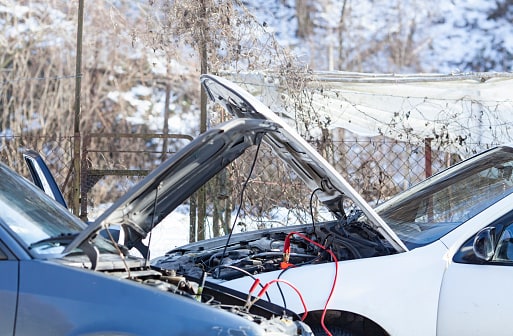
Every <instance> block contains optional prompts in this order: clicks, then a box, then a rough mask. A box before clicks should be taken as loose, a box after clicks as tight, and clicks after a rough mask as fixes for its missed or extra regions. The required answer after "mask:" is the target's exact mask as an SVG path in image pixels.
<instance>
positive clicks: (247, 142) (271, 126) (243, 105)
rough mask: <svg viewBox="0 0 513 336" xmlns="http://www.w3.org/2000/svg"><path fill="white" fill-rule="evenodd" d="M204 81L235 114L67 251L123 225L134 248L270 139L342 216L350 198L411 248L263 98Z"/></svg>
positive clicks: (393, 240)
mask: <svg viewBox="0 0 513 336" xmlns="http://www.w3.org/2000/svg"><path fill="white" fill-rule="evenodd" d="M201 82H202V84H203V86H204V87H205V89H206V90H207V92H208V94H209V96H210V98H211V99H212V100H213V101H214V102H217V103H219V104H221V105H222V106H223V107H224V108H225V109H226V110H227V111H228V112H229V113H230V114H231V115H233V116H234V117H236V118H235V119H233V120H230V121H228V122H226V123H224V124H221V125H218V126H216V127H213V128H211V129H210V130H208V131H207V132H205V133H203V134H201V135H199V136H198V137H197V138H196V139H195V140H193V141H192V142H191V143H189V144H188V145H187V146H185V147H184V148H183V149H182V150H180V151H179V152H177V153H176V154H175V155H173V156H172V157H170V158H169V159H168V160H167V161H165V162H164V163H162V164H161V165H160V166H159V167H157V168H156V169H155V170H153V171H152V172H151V173H150V174H148V175H147V176H146V177H145V178H144V179H143V180H141V181H140V182H139V183H138V184H136V185H135V186H134V187H132V188H131V189H130V190H129V191H128V192H127V193H126V194H125V195H124V196H123V197H121V198H120V199H119V200H118V201H117V202H115V203H114V204H113V205H112V206H111V207H110V208H109V209H107V211H105V212H104V213H103V214H102V215H101V216H99V217H98V218H97V219H96V220H95V221H94V222H93V223H91V225H89V226H88V227H87V229H86V230H84V231H83V232H82V233H81V234H80V235H79V236H78V237H77V238H76V239H75V240H74V241H73V242H72V243H71V244H69V245H68V246H67V248H66V250H65V251H64V253H68V252H71V251H72V250H73V249H75V248H77V247H79V246H83V244H84V243H86V242H87V240H88V239H90V238H92V237H94V236H95V235H96V234H98V233H99V231H101V230H102V229H107V228H108V227H109V226H110V225H121V226H122V227H123V228H124V231H125V245H127V247H129V248H131V247H134V246H137V245H138V244H140V243H141V240H142V239H143V238H144V237H146V235H147V234H148V233H149V232H150V231H151V230H152V229H153V228H154V227H155V226H156V225H158V224H159V223H160V222H161V221H162V220H163V219H164V218H165V217H166V216H167V215H168V214H169V213H171V212H172V211H173V210H174V209H175V208H176V207H178V206H179V205H180V204H181V203H182V202H183V201H185V200H186V199H187V198H188V197H190V196H191V195H192V194H193V193H194V192H196V191H197V190H198V189H199V188H200V187H201V186H202V185H203V184H205V183H206V182H207V181H208V180H210V179H211V178H212V177H213V176H214V175H216V174H217V173H218V172H219V171H221V170H222V169H223V168H225V167H226V166H228V165H229V164H230V163H231V162H232V161H234V160H235V159H236V158H238V157H239V156H240V155H241V154H242V153H243V152H244V151H245V150H246V149H247V148H249V147H251V146H253V145H256V144H258V142H259V141H261V140H263V141H265V142H266V143H268V144H269V145H270V146H271V147H272V148H273V149H274V151H275V152H276V154H277V155H278V156H279V157H280V158H281V159H283V160H284V161H285V162H286V163H287V164H288V165H289V166H290V168H291V169H293V170H294V172H295V173H296V174H297V175H298V176H300V177H301V178H302V179H303V180H304V182H305V183H306V184H307V186H308V187H309V188H310V189H311V190H312V191H314V190H318V191H317V192H316V196H317V197H318V198H319V200H321V201H322V202H323V203H324V204H325V205H326V206H327V207H328V208H329V209H330V210H331V211H332V212H333V213H334V214H335V215H336V216H338V217H340V216H342V214H341V213H340V210H341V209H340V202H341V200H342V198H343V197H349V198H350V199H352V200H353V202H354V203H355V204H356V205H358V206H359V207H360V209H361V210H362V211H363V212H364V213H365V215H367V217H368V218H369V220H370V225H371V226H373V228H374V229H376V230H377V231H378V232H380V233H381V234H382V235H383V237H384V238H385V239H387V241H388V242H389V243H390V244H391V245H392V246H393V247H394V248H395V249H396V250H397V251H398V252H403V251H407V250H408V249H407V247H406V246H405V245H404V243H403V242H402V241H401V240H400V239H399V238H398V237H397V235H396V234H395V233H394V231H392V230H391V229H390V227H389V226H388V225H387V224H386V223H385V222H384V221H383V220H382V219H381V218H380V217H379V216H378V215H377V214H376V212H375V211H374V210H373V209H372V208H371V207H370V206H369V205H368V203H367V202H366V201H365V200H364V199H363V198H362V197H361V196H360V195H359V194H358V193H357V192H356V191H355V190H354V189H353V188H352V187H351V186H350V185H349V184H348V183H347V181H346V180H345V179H344V178H343V177H342V176H341V175H340V174H339V173H338V172H337V171H336V170H335V169H334V168H333V167H332V166H331V165H330V164H329V163H328V162H327V161H326V160H325V159H324V158H323V157H322V156H321V155H320V154H319V153H318V152H317V151H316V150H315V149H314V148H312V147H311V146H310V145H309V144H308V143H307V142H306V141H305V140H304V139H303V138H302V137H301V136H300V135H299V134H297V132H296V131H295V130H293V129H292V128H291V127H289V126H288V125H287V124H286V123H285V122H284V121H283V120H282V119H280V118H279V117H278V116H277V115H276V114H275V113H273V112H272V111H271V110H269V108H267V107H266V106H265V105H264V104H263V103H261V102H260V101H259V100H258V99H256V98H255V97H253V96H252V95H250V94H249V93H247V92H246V91H245V90H243V89H242V88H240V87H239V86H237V85H236V84H234V83H231V82H229V81H227V80H225V79H223V78H220V77H217V76H213V75H203V76H202V77H201Z"/></svg>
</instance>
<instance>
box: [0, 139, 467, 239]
mask: <svg viewBox="0 0 513 336" xmlns="http://www.w3.org/2000/svg"><path fill="white" fill-rule="evenodd" d="M341 133H343V134H341ZM333 139H340V140H333ZM190 140H192V137H190V136H187V135H169V136H163V135H159V134H146V135H133V134H91V135H87V136H85V137H83V141H82V151H81V152H82V158H81V170H82V172H81V176H80V179H81V183H80V185H81V191H80V193H81V194H80V199H81V212H80V216H81V218H83V219H94V217H96V216H97V215H98V214H100V213H101V211H103V210H104V209H105V207H106V206H108V205H110V204H111V203H112V202H114V201H115V200H116V199H118V198H119V197H120V196H121V195H123V194H124V193H126V192H127V191H128V190H129V189H130V188H131V187H132V186H133V185H134V184H136V183H137V182H138V181H140V180H141V179H142V178H143V177H144V176H145V175H146V174H147V173H148V172H149V171H151V170H152V169H154V168H156V167H157V166H158V165H159V164H161V163H162V162H163V161H164V160H165V159H166V158H168V157H170V156H171V155H173V153H174V152H176V151H177V150H179V149H180V148H182V147H183V146H185V145H186V144H187V143H188V142H189V141H190ZM0 141H1V146H0V157H1V159H2V161H3V162H4V163H7V164H8V165H9V166H11V167H12V168H13V169H15V170H16V171H17V172H19V173H20V174H21V175H23V176H25V177H28V170H27V168H26V166H25V164H24V162H23V160H22V153H23V151H24V150H25V149H34V150H36V151H38V152H39V153H40V154H41V155H42V157H43V158H44V159H45V161H46V162H47V164H48V166H49V168H50V170H51V171H52V173H53V174H54V176H55V179H56V181H57V183H58V184H59V187H60V188H61V190H62V191H63V193H64V196H65V198H66V199H67V200H70V199H72V198H73V195H72V192H73V188H72V187H71V186H72V185H73V179H75V178H77V176H76V175H75V174H74V172H73V158H72V148H73V141H74V137H72V136H67V137H26V136H12V137H1V138H0ZM106 144H107V145H106ZM311 144H312V145H313V146H314V147H315V148H316V149H317V150H318V151H319V152H320V153H321V154H322V155H323V156H324V157H325V158H326V159H327V160H328V161H329V162H330V163H331V164H332V165H333V166H334V167H335V168H336V170H337V171H339V172H340V173H341V175H342V176H343V177H344V178H346V179H347V180H348V182H349V183H350V184H351V185H352V186H353V187H354V188H355V189H356V191H357V192H359V193H360V194H361V195H362V196H363V198H364V199H365V200H367V201H368V202H369V203H371V204H373V205H375V204H378V203H380V202H381V201H383V200H386V199H387V198H389V197H390V196H392V195H394V194H396V193H398V192H400V191H402V190H405V189H406V188H408V187H410V186H412V185H414V184H416V183H418V182H420V181H421V180H423V179H424V178H426V177H427V176H429V175H431V174H434V173H436V172H438V171H440V170H442V169H444V168H446V167H448V166H449V165H451V164H454V163H456V162H458V161H460V160H461V159H462V158H461V157H459V156H456V155H454V154H450V153H448V152H446V151H443V150H437V149H436V147H435V148H433V146H432V144H431V141H430V140H429V139H428V140H426V142H425V143H424V144H413V143H409V142H400V141H397V140H393V139H389V138H386V137H382V136H380V137H359V136H357V135H355V134H350V133H349V134H348V131H344V130H340V129H339V130H335V131H334V133H332V134H331V135H330V137H328V138H327V139H323V140H322V141H321V140H314V141H311ZM476 147H477V146H476ZM254 160H256V165H255V167H254V170H253V171H251V166H252V164H253V161H254ZM250 173H251V177H249V174H250ZM246 181H248V183H246ZM243 186H246V187H245V189H244V193H243V196H244V197H243V199H241V193H242V192H243ZM205 190H206V195H207V196H206V200H205V202H206V209H207V211H206V215H207V216H209V218H213V223H212V226H209V229H210V228H212V230H213V231H214V233H213V234H212V233H210V234H209V235H207V236H212V235H219V234H225V233H227V232H228V230H229V228H230V227H231V226H232V225H233V224H232V220H233V219H232V217H231V216H232V213H233V211H234V210H237V209H238V208H239V207H240V211H241V218H248V217H250V218H252V223H255V222H256V223H261V224H259V225H258V224H257V225H258V226H257V228H264V227H269V226H277V225H287V224H297V221H298V219H299V221H300V222H301V220H302V219H305V220H306V219H309V218H310V217H309V215H310V211H311V209H312V206H311V202H312V194H311V191H310V190H307V189H306V188H305V186H304V185H303V183H302V182H301V181H300V180H299V179H298V178H296V177H295V176H294V174H291V172H290V169H289V168H288V167H286V166H285V165H284V164H283V163H282V162H281V161H280V160H279V159H278V158H277V157H275V155H274V154H273V153H272V150H271V148H270V147H267V146H266V145H265V144H263V145H262V146H261V147H260V150H259V152H258V153H256V151H255V149H253V150H250V151H248V152H247V153H245V154H244V156H243V158H242V160H237V161H236V162H234V163H233V164H231V165H230V166H229V167H228V168H227V169H225V170H224V171H223V172H222V173H221V174H219V175H218V176H216V177H215V178H214V179H212V180H211V181H210V182H209V183H208V185H207V186H206V189H205ZM190 204H191V205H196V204H197V200H196V199H193V200H191V202H190ZM190 209H191V211H190V216H191V223H192V222H194V219H193V218H192V217H194V216H197V214H196V210H195V208H194V207H192V206H191V207H190ZM284 209H286V210H285V211H287V212H288V213H287V214H284V213H283V211H284ZM284 218H290V219H291V223H287V222H283V221H284ZM274 221H276V224H275V223H273V222H274ZM285 221H287V220H285ZM237 225H240V226H245V225H246V223H244V220H240V221H239V222H238V223H237ZM240 230H242V231H243V230H244V228H243V227H241V228H240Z"/></svg>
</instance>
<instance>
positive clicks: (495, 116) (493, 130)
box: [232, 72, 513, 147]
mask: <svg viewBox="0 0 513 336" xmlns="http://www.w3.org/2000/svg"><path fill="white" fill-rule="evenodd" d="M232 76H233V78H235V79H236V81H239V82H241V84H244V85H249V86H251V88H252V91H255V90H256V92H254V93H255V94H258V95H259V96H260V97H261V99H263V100H264V102H265V103H266V104H267V105H269V106H271V107H272V108H273V109H274V110H278V111H279V110H281V111H282V113H284V114H285V115H286V116H289V117H291V118H294V117H293V116H292V115H289V114H288V113H297V108H294V109H293V108H290V107H291V106H296V107H297V106H298V104H301V105H303V110H304V111H306V110H309V111H313V112H314V113H315V114H317V115H318V117H319V118H320V119H321V120H323V124H326V127H328V128H336V127H341V128H345V129H348V130H350V131H352V132H354V133H357V134H360V135H366V136H373V135H385V136H387V137H391V138H395V139H398V140H411V141H415V140H418V141H423V139H425V138H433V139H435V140H438V141H439V142H445V143H454V144H456V145H462V146H465V144H473V146H474V147H475V144H483V145H486V144H497V143H505V142H510V141H512V140H513V139H512V138H513V132H512V127H513V97H512V95H513V74H510V73H479V74H454V75H439V74H412V75H387V74H361V73H346V72H323V73H314V74H313V75H312V76H311V78H310V79H309V80H308V81H307V82H306V83H305V85H304V89H305V92H307V96H308V98H307V99H299V100H298V99H297V97H295V96H292V95H290V94H288V93H287V92H290V91H287V90H285V89H284V85H283V84H284V83H286V81H284V80H283V79H279V78H277V77H275V76H271V75H269V74H266V75H263V74H261V73H260V74H258V73H251V74H244V75H241V74H237V75H233V74H232ZM233 78H232V79H233ZM258 87H260V89H258ZM279 105H281V107H280V106H279ZM292 111H296V112H292ZM310 113H311V112H310Z"/></svg>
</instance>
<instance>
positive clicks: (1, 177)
mask: <svg viewBox="0 0 513 336" xmlns="http://www.w3.org/2000/svg"><path fill="white" fill-rule="evenodd" d="M0 208H1V209H2V211H1V212H0V224H1V225H2V226H4V227H5V228H6V230H8V231H9V232H10V233H11V234H12V235H13V236H14V238H15V239H16V240H18V241H19V242H20V244H22V245H23V246H24V247H25V248H27V249H28V250H29V251H30V252H31V254H32V255H42V254H44V255H46V254H57V253H60V252H62V251H63V250H64V246H63V245H66V244H65V242H66V240H68V241H69V240H71V239H73V238H74V237H75V236H76V235H77V234H78V233H80V232H81V231H82V230H83V229H84V226H85V224H84V223H83V222H81V221H80V220H79V219H77V218H76V217H75V216H73V215H72V214H71V213H69V212H68V211H67V210H66V209H65V208H63V207H61V206H60V205H59V204H57V203H56V202H53V201H52V200H51V199H50V198H48V197H47V196H46V195H45V194H43V193H42V192H41V191H40V190H39V189H37V188H36V187H34V186H33V185H32V184H30V183H29V182H28V181H26V180H25V179H23V178H22V177H21V176H19V175H17V174H16V173H14V172H12V171H11V170H9V169H8V168H7V167H6V166H4V165H2V164H0ZM44 240H47V242H46V243H38V242H42V241H44ZM36 243H37V244H36Z"/></svg>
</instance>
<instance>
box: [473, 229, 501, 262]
mask: <svg viewBox="0 0 513 336" xmlns="http://www.w3.org/2000/svg"><path fill="white" fill-rule="evenodd" d="M495 244H496V242H495V228H493V227H486V228H484V229H482V230H481V231H479V232H478V233H477V235H476V237H475V238H474V244H473V246H472V248H473V250H474V253H475V255H476V256H477V257H478V258H479V259H481V260H484V261H490V260H491V259H492V257H493V255H494V253H495Z"/></svg>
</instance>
